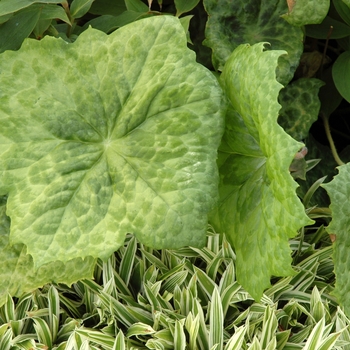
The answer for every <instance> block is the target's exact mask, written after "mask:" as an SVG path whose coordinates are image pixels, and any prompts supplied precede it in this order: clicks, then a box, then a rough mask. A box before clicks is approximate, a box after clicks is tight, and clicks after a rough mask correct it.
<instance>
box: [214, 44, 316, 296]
mask: <svg viewBox="0 0 350 350" xmlns="http://www.w3.org/2000/svg"><path fill="white" fill-rule="evenodd" d="M281 54H283V52H281V51H265V49H264V44H263V43H260V44H256V45H253V46H249V45H241V46H239V47H238V48H237V49H236V50H235V51H234V52H233V53H232V55H231V57H230V59H229V60H228V61H227V63H226V65H225V68H224V71H223V73H222V76H221V82H222V85H223V87H224V90H225V91H226V92H227V95H228V97H229V99H230V102H231V104H232V106H231V107H230V108H229V110H228V114H227V117H226V131H225V134H224V137H223V141H222V144H221V146H220V153H219V160H218V164H219V169H220V185H219V191H220V205H219V208H218V210H217V212H216V213H213V215H212V222H213V224H215V227H216V230H217V231H219V232H225V234H226V236H227V238H228V239H229V240H230V241H231V242H232V244H233V246H234V247H235V250H236V254H237V262H236V264H237V265H236V267H237V280H238V282H239V283H240V284H242V286H243V287H244V288H245V289H246V290H247V291H249V293H250V294H251V295H252V296H253V297H254V298H255V299H260V298H261V296H262V292H263V290H264V288H266V287H268V286H270V276H271V275H275V276H286V275H290V274H293V270H292V268H291V267H290V264H291V257H290V253H291V252H290V248H289V245H288V239H289V238H291V237H294V236H295V235H296V233H297V230H298V229H299V228H300V227H302V226H304V225H307V224H309V223H310V220H309V219H308V218H307V216H306V215H305V212H304V208H303V206H302V204H301V202H300V201H299V199H298V198H297V196H296V194H295V189H296V187H297V184H296V182H294V181H293V179H292V178H291V176H290V173H289V165H290V163H291V161H292V159H293V158H294V155H295V153H296V152H297V151H298V149H299V148H300V147H301V146H302V144H300V143H298V142H296V141H295V140H293V139H292V138H291V137H290V136H289V135H288V134H286V133H285V132H284V131H283V129H282V128H281V127H280V126H279V125H278V124H277V116H278V111H279V109H280V105H279V104H278V103H277V97H278V94H279V91H280V89H281V87H282V86H281V85H280V84H279V83H278V82H277V81H276V78H275V67H276V65H277V60H278V57H279V56H280V55H281ZM262 81H263V82H264V83H261V82H262Z"/></svg>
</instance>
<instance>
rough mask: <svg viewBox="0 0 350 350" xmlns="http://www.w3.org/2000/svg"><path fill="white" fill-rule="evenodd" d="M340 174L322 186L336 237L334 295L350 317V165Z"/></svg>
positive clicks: (332, 231)
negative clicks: (329, 203) (327, 198)
mask: <svg viewBox="0 0 350 350" xmlns="http://www.w3.org/2000/svg"><path fill="white" fill-rule="evenodd" d="M338 171H339V174H338V175H336V176H335V177H334V179H333V180H332V181H331V182H329V183H328V184H325V185H322V187H324V188H325V189H326V191H327V193H328V195H329V197H330V199H331V205H330V208H331V210H332V221H331V223H330V225H329V226H328V229H327V231H328V233H332V234H335V235H336V240H335V242H334V243H333V260H334V271H335V275H336V282H335V289H334V292H333V293H334V294H335V295H336V296H337V299H338V302H339V303H340V304H341V305H343V306H344V308H345V312H346V314H347V315H350V294H349V288H350V279H349V271H350V256H349V245H350V206H349V205H348V203H349V198H350V163H347V164H345V165H342V166H340V167H338Z"/></svg>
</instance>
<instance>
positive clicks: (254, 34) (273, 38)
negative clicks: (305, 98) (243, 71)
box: [204, 0, 303, 85]
mask: <svg viewBox="0 0 350 350" xmlns="http://www.w3.org/2000/svg"><path fill="white" fill-rule="evenodd" d="M204 5H205V8H206V10H207V12H208V14H209V19H208V22H207V28H206V40H205V41H204V43H205V45H208V46H209V47H210V48H211V49H212V50H213V63H214V66H215V67H216V68H217V69H219V70H222V69H223V67H224V64H225V62H226V61H227V59H228V58H229V56H230V55H231V53H232V51H233V50H234V49H235V48H236V47H237V46H238V45H240V44H244V43H249V44H251V45H252V44H256V43H259V42H263V41H266V42H269V43H270V44H271V49H273V50H285V51H287V53H288V55H284V56H281V57H280V58H279V65H278V69H277V76H278V80H279V81H280V82H281V83H282V84H283V85H286V84H287V83H288V82H289V81H290V80H291V79H292V77H293V74H294V71H295V69H296V68H297V66H298V64H299V58H300V55H301V54H302V52H303V32H302V29H301V28H298V27H295V26H292V25H290V24H289V23H287V22H286V21H285V20H284V19H283V18H282V17H281V15H283V14H284V13H286V12H287V10H288V7H287V3H286V1H285V0H278V1H261V0H248V1H247V0H235V1H231V0H219V1H218V0H204Z"/></svg>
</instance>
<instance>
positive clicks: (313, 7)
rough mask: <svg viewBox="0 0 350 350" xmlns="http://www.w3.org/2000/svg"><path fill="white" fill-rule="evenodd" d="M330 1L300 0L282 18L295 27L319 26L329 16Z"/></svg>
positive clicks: (293, 3) (294, 2)
mask: <svg viewBox="0 0 350 350" xmlns="http://www.w3.org/2000/svg"><path fill="white" fill-rule="evenodd" d="M329 5H330V1H329V0H317V1H315V0H298V1H293V2H292V5H291V6H290V7H289V11H288V13H287V14H284V15H282V17H283V18H284V19H285V20H286V21H287V22H289V23H290V24H293V25H295V26H304V25H305V24H318V23H321V22H322V21H323V19H324V18H325V17H326V16H327V13H328V10H329Z"/></svg>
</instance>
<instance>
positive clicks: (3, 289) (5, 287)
mask: <svg viewBox="0 0 350 350" xmlns="http://www.w3.org/2000/svg"><path fill="white" fill-rule="evenodd" d="M5 211H6V206H5V205H0V259H1V264H0V275H1V276H2V278H1V280H0V305H3V304H4V303H5V301H6V298H7V295H8V294H10V295H12V296H17V297H20V296H21V294H23V293H24V292H28V291H31V290H34V289H36V288H39V287H42V286H43V285H44V284H46V283H49V282H56V283H65V284H67V285H70V284H72V283H74V282H76V281H78V280H79V279H82V278H92V276H93V270H94V267H95V259H93V258H91V257H89V258H86V259H85V260H82V259H79V258H78V259H73V260H70V261H69V262H68V263H67V264H63V263H62V262H61V261H54V262H52V263H49V264H47V265H44V266H42V267H40V268H39V269H38V270H35V269H34V263H33V259H32V257H31V256H30V255H28V254H26V248H25V246H24V245H23V244H16V245H13V246H10V244H9V234H10V219H9V218H8V217H7V216H6V212H5Z"/></svg>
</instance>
